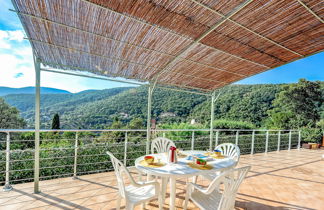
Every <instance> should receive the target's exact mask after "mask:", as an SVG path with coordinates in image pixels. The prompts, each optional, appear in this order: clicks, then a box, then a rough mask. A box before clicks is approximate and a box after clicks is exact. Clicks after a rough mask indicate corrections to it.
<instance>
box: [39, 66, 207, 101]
mask: <svg viewBox="0 0 324 210" xmlns="http://www.w3.org/2000/svg"><path fill="white" fill-rule="evenodd" d="M40 70H41V71H45V72H50V73H57V74H65V75H71V76H77V77H85V78H90V79H99V80H106V81H111V82H119V83H125V84H131V85H139V86H140V85H146V84H145V83H137V82H131V81H124V80H118V79H110V78H105V77H98V76H90V75H83V74H76V73H70V72H66V71H58V70H52V69H45V68H41V69H40ZM156 88H161V89H166V90H172V91H177V92H184V93H190V94H196V95H204V96H209V95H210V94H208V93H201V92H196V91H190V90H184V89H175V88H171V87H165V86H163V85H157V86H156Z"/></svg>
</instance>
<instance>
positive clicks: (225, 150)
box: [194, 143, 240, 183]
mask: <svg viewBox="0 0 324 210" xmlns="http://www.w3.org/2000/svg"><path fill="white" fill-rule="evenodd" d="M215 150H220V151H221V154H222V155H225V156H227V157H228V158H231V159H233V160H234V161H235V164H234V165H233V168H235V167H236V165H237V163H238V161H239V159H240V148H239V147H238V146H236V145H235V144H232V143H224V144H220V145H218V146H216V147H215ZM219 174H220V172H216V173H209V174H204V175H202V177H203V178H205V179H208V180H209V181H212V180H214V179H215V178H216V177H217V176H218V175H219ZM195 179H197V177H196V178H195ZM194 182H195V183H196V182H197V181H196V180H195V181H194Z"/></svg>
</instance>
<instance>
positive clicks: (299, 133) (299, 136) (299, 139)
mask: <svg viewBox="0 0 324 210" xmlns="http://www.w3.org/2000/svg"><path fill="white" fill-rule="evenodd" d="M300 142H301V131H300V130H299V131H298V145H297V149H300Z"/></svg>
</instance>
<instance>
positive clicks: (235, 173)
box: [218, 166, 251, 210]
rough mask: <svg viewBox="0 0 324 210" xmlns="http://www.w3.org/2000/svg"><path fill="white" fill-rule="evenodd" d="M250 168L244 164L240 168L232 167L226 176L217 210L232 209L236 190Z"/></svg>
mask: <svg viewBox="0 0 324 210" xmlns="http://www.w3.org/2000/svg"><path fill="white" fill-rule="evenodd" d="M250 168H251V166H245V167H242V168H236V169H232V170H231V171H232V172H231V173H230V174H228V176H226V179H225V182H224V192H223V195H222V198H221V201H220V204H219V207H218V210H225V209H226V210H227V209H228V210H232V209H234V206H235V198H236V194H237V191H238V189H239V187H240V185H241V183H242V182H243V180H244V178H245V176H246V174H247V173H248V172H249V170H250Z"/></svg>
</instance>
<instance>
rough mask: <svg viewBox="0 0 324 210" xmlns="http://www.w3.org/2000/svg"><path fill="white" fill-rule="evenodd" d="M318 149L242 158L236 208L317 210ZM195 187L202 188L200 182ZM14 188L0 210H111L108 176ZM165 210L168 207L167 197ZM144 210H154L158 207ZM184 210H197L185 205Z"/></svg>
mask: <svg viewBox="0 0 324 210" xmlns="http://www.w3.org/2000/svg"><path fill="white" fill-rule="evenodd" d="M322 153H323V151H319V150H303V149H301V150H298V149H293V150H290V151H280V152H269V153H267V154H264V153H260V154H254V155H243V156H242V157H241V160H240V166H245V165H251V166H252V169H251V171H250V172H249V174H248V175H247V178H246V179H245V180H244V182H243V184H242V185H241V187H240V190H239V193H238V196H237V199H236V209H256V210H257V209H321V208H322V207H323V205H324V201H323V199H321V195H323V193H324V187H323V186H324V178H323V173H324V169H323V167H322V165H323V160H321V155H322ZM184 181H185V180H179V181H178V182H177V200H176V207H177V209H182V208H183V207H182V202H183V199H184V193H185V191H184V187H185V182H184ZM200 184H203V185H204V181H201V182H200ZM40 187H41V189H42V191H41V192H40V193H39V194H35V193H33V183H25V184H17V185H14V189H13V190H12V191H10V192H0V201H1V202H0V209H114V208H115V206H116V193H117V191H118V188H117V186H116V180H115V176H114V174H113V172H105V173H99V174H91V175H83V176H79V177H78V179H72V178H71V177H68V178H59V179H53V180H46V181H41V182H40ZM165 203H166V204H165V205H164V208H165V209H168V208H169V206H168V205H167V203H168V198H167V200H166V202H165ZM146 209H158V208H157V202H154V201H153V202H151V203H149V204H147V205H146ZM188 209H197V207H195V206H194V205H193V204H192V203H189V208H188Z"/></svg>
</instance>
